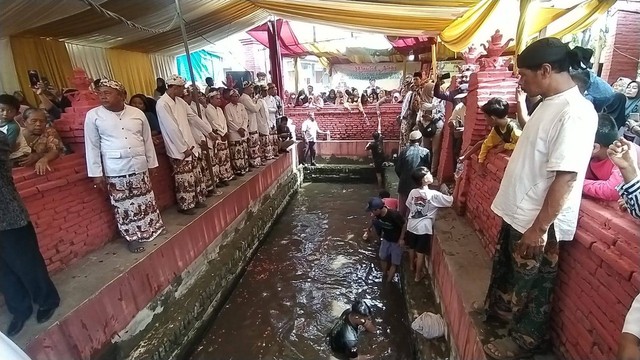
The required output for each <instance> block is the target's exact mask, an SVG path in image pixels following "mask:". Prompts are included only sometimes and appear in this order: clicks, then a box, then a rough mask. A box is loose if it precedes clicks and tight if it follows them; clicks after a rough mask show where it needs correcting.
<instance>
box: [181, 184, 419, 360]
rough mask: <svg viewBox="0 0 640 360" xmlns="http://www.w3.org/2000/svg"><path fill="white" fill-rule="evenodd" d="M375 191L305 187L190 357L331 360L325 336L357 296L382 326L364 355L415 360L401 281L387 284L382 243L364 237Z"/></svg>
mask: <svg viewBox="0 0 640 360" xmlns="http://www.w3.org/2000/svg"><path fill="white" fill-rule="evenodd" d="M375 194H376V190H375V188H374V187H373V186H371V185H352V184H350V185H341V184H307V185H306V186H305V187H304V188H303V189H301V190H300V192H299V194H298V196H297V197H296V198H295V199H294V200H293V201H292V203H291V204H290V205H289V206H288V208H287V209H286V211H285V213H284V215H283V217H282V218H281V219H280V220H279V221H278V224H276V225H275V227H274V228H273V230H272V231H271V233H270V234H269V236H268V238H267V239H266V240H265V243H264V245H263V246H262V248H261V249H260V250H259V251H258V254H257V255H256V256H255V258H254V259H253V261H252V262H251V264H250V265H249V267H248V269H247V272H246V274H245V275H244V277H243V278H242V280H241V281H240V283H239V284H238V287H237V288H236V289H235V290H234V293H233V294H232V295H231V297H230V299H229V301H228V302H227V304H226V305H225V306H224V308H223V310H222V311H221V313H220V314H219V316H218V317H217V318H216V320H215V322H214V323H213V325H212V326H211V328H210V329H209V330H208V332H207V334H206V336H205V338H204V340H203V341H202V342H201V343H200V344H198V345H197V346H196V349H195V351H194V353H193V355H192V357H191V359H194V360H196V359H197V360H211V359H216V360H217V359H225V360H227V359H234V360H249V359H251V360H253V359H264V360H266V359H269V360H272V359H273V360H275V359H278V360H289V359H305V360H315V359H330V358H331V357H330V350H329V349H328V347H327V346H326V343H325V334H326V333H327V332H328V331H329V329H330V328H331V325H332V324H333V323H334V321H335V320H336V318H337V317H338V316H339V315H340V313H342V311H344V310H345V309H347V308H348V307H349V305H350V303H351V302H352V301H353V300H354V299H357V298H361V299H367V300H368V302H369V304H370V306H371V307H372V310H373V312H374V321H375V323H376V325H378V329H379V331H378V334H367V333H362V334H361V335H360V346H359V348H360V350H361V353H362V354H369V355H374V358H375V359H394V360H395V359H398V360H399V359H411V358H412V349H411V344H410V331H411V329H410V327H409V324H407V322H406V311H405V304H404V300H403V297H402V294H401V292H400V289H399V287H398V284H397V283H394V284H390V285H389V284H383V282H382V280H381V279H382V277H381V273H380V272H379V270H378V267H377V257H376V255H375V254H376V248H375V247H374V246H373V245H369V244H366V243H363V242H362V241H361V240H360V236H361V235H362V229H363V228H364V227H365V226H366V224H367V223H368V221H369V214H367V213H366V212H365V211H364V208H365V205H366V201H367V199H368V198H369V197H370V196H373V195H375Z"/></svg>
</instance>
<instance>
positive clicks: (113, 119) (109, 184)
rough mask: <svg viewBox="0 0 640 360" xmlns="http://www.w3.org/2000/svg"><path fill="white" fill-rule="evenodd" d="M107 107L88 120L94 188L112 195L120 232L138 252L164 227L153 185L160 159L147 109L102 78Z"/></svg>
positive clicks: (100, 90)
mask: <svg viewBox="0 0 640 360" xmlns="http://www.w3.org/2000/svg"><path fill="white" fill-rule="evenodd" d="M97 94H98V96H99V98H100V102H101V103H102V106H99V107H96V108H93V109H91V110H90V111H89V112H88V113H87V116H86V119H85V122H84V139H85V149H86V159H87V173H88V175H89V177H92V178H93V181H94V187H95V188H97V189H101V190H106V191H107V192H108V193H109V197H110V198H111V205H113V208H114V212H115V216H116V222H117V223H118V229H119V230H120V234H122V236H123V237H124V238H125V239H126V240H127V241H128V242H129V250H130V251H131V252H134V253H138V252H142V251H144V245H143V244H142V243H144V242H146V241H151V240H153V239H154V238H155V237H156V236H158V235H159V234H160V233H161V232H163V231H164V224H163V223H162V219H161V218H160V212H159V211H158V207H157V205H156V199H155V196H154V194H153V189H152V188H151V179H150V177H149V173H151V175H152V176H153V175H154V173H155V172H156V170H157V167H158V159H157V158H156V151H155V148H154V146H153V140H152V138H151V128H150V127H149V122H148V121H147V118H146V116H145V114H144V113H143V112H142V111H141V110H140V109H138V108H136V107H133V106H129V105H126V104H125V103H124V102H125V89H124V86H122V84H121V83H119V82H117V81H114V80H109V79H102V80H101V81H100V84H99V85H98V87H97Z"/></svg>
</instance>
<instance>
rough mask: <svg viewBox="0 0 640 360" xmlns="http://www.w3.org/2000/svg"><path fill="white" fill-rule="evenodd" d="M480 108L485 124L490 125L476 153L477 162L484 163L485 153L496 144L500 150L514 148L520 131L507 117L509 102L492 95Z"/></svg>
mask: <svg viewBox="0 0 640 360" xmlns="http://www.w3.org/2000/svg"><path fill="white" fill-rule="evenodd" d="M481 109H482V112H483V113H484V118H485V120H486V121H487V124H489V126H491V127H492V129H491V132H490V133H489V135H488V136H487V138H486V139H485V140H484V142H483V143H482V147H481V148H480V154H478V162H479V163H480V164H484V161H485V159H486V158H487V153H488V152H489V150H491V149H492V148H494V147H496V146H499V145H500V146H502V149H501V151H502V150H513V149H515V148H516V143H517V142H518V139H519V138H520V134H522V131H521V130H520V129H519V128H518V126H517V125H516V123H515V122H514V121H513V120H511V119H509V118H508V117H507V115H509V103H508V102H506V101H505V100H504V99H502V98H498V97H494V98H492V99H490V100H489V101H487V102H486V103H485V104H484V105H482V107H481ZM468 155H469V154H466V156H468Z"/></svg>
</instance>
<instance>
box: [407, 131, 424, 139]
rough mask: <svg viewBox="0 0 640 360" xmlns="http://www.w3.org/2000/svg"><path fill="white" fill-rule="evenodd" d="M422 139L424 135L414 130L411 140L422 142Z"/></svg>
mask: <svg viewBox="0 0 640 360" xmlns="http://www.w3.org/2000/svg"><path fill="white" fill-rule="evenodd" d="M420 139H422V133H421V132H420V131H418V130H414V131H412V132H411V133H410V134H409V140H420Z"/></svg>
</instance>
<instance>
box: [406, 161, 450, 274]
mask: <svg viewBox="0 0 640 360" xmlns="http://www.w3.org/2000/svg"><path fill="white" fill-rule="evenodd" d="M411 177H412V178H413V181H415V182H416V185H417V186H418V187H416V188H415V189H413V190H411V192H410V193H409V196H408V197H407V204H406V205H407V208H408V209H409V217H408V219H407V222H406V223H405V229H403V231H402V234H403V235H404V237H406V243H407V245H408V246H409V264H410V267H411V270H412V271H414V274H415V277H414V280H415V281H416V282H418V281H420V280H422V278H423V277H424V275H425V267H424V264H425V256H427V255H429V254H430V253H431V238H432V236H433V223H434V222H435V219H436V212H437V211H438V208H441V207H450V206H451V205H452V204H453V197H452V196H450V195H445V194H442V193H441V192H439V191H436V190H431V189H429V185H430V184H432V183H433V176H432V175H431V173H430V172H429V170H427V168H426V167H424V166H421V167H419V168H417V169H415V170H414V172H413V173H412V174H411ZM402 242H403V241H402V239H401V240H400V243H402Z"/></svg>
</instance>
